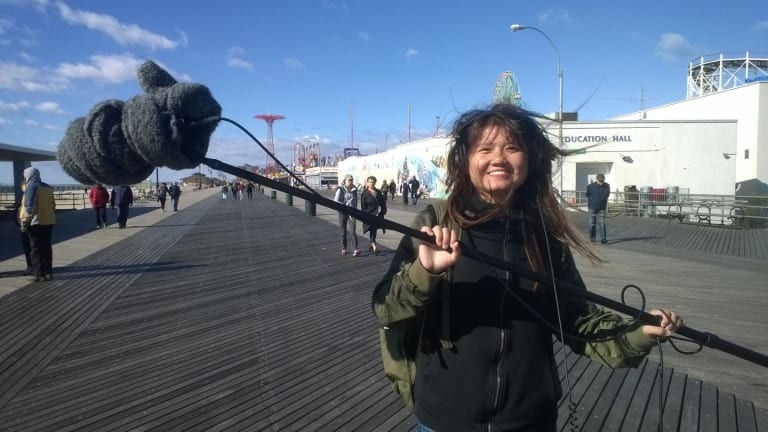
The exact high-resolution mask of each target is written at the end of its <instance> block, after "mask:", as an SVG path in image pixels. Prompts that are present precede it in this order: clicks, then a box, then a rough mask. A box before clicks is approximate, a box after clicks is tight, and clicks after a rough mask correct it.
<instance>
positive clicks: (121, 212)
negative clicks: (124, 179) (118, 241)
mask: <svg viewBox="0 0 768 432" xmlns="http://www.w3.org/2000/svg"><path fill="white" fill-rule="evenodd" d="M132 205H133V191H132V190H131V187H130V186H125V185H122V186H115V187H114V188H112V196H111V197H110V199H109V206H110V207H112V208H115V206H117V226H118V227H119V228H120V229H123V228H125V226H126V224H127V223H128V208H129V207H131V206H132Z"/></svg>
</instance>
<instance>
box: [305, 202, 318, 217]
mask: <svg viewBox="0 0 768 432" xmlns="http://www.w3.org/2000/svg"><path fill="white" fill-rule="evenodd" d="M304 211H305V212H306V213H307V214H308V215H309V216H315V215H316V213H317V210H316V207H315V203H313V202H312V201H307V200H304Z"/></svg>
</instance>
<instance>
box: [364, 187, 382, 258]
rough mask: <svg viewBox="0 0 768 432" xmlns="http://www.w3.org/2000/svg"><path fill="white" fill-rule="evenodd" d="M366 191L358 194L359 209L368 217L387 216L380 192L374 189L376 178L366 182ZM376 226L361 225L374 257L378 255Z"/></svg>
mask: <svg viewBox="0 0 768 432" xmlns="http://www.w3.org/2000/svg"><path fill="white" fill-rule="evenodd" d="M365 185H366V189H365V190H364V191H363V193H361V194H360V209H361V210H362V211H364V212H366V213H368V214H369V215H372V216H379V217H384V215H385V214H387V201H386V200H385V199H384V196H383V195H382V193H381V191H380V190H378V189H376V177H374V176H370V177H368V179H367V180H366V183H365ZM376 231H378V228H377V227H376V225H372V224H368V223H365V222H364V223H363V234H365V233H368V238H369V239H370V240H371V246H370V247H369V248H368V250H369V251H370V252H373V254H374V255H378V254H379V249H378V248H377V247H376Z"/></svg>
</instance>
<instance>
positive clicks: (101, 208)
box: [88, 183, 109, 229]
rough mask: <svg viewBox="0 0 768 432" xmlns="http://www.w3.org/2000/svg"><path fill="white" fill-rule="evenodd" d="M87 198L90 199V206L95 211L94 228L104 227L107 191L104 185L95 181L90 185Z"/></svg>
mask: <svg viewBox="0 0 768 432" xmlns="http://www.w3.org/2000/svg"><path fill="white" fill-rule="evenodd" d="M88 198H89V199H90V200H91V207H93V210H94V211H95V212H96V229H99V228H106V227H107V202H108V201H109V192H107V189H106V188H105V187H104V186H102V185H100V184H98V183H97V184H95V185H93V186H92V187H91V191H90V192H89V193H88Z"/></svg>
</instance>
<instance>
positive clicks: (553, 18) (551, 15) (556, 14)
mask: <svg viewBox="0 0 768 432" xmlns="http://www.w3.org/2000/svg"><path fill="white" fill-rule="evenodd" d="M536 19H537V20H538V21H539V22H540V23H553V22H555V23H571V22H574V21H575V19H574V18H573V16H572V15H571V13H570V12H569V11H568V9H565V8H562V7H558V8H554V9H548V10H545V11H543V12H539V13H537V14H536Z"/></svg>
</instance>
